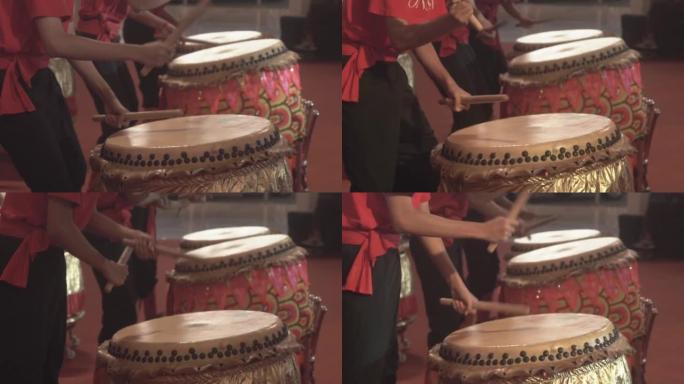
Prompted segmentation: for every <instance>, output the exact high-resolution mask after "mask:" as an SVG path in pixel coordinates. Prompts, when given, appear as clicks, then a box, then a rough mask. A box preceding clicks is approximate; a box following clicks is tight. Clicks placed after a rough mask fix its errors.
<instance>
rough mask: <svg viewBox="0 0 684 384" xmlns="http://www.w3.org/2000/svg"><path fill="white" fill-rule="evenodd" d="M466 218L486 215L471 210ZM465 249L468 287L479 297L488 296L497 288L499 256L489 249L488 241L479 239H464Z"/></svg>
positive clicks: (477, 219)
mask: <svg viewBox="0 0 684 384" xmlns="http://www.w3.org/2000/svg"><path fill="white" fill-rule="evenodd" d="M464 220H467V221H479V222H482V221H484V217H483V216H482V215H480V214H479V213H477V212H475V211H474V210H469V211H468V215H467V216H466V218H465V219H464ZM461 244H462V245H463V251H464V252H465V256H466V260H467V262H468V281H467V282H466V283H467V285H468V289H469V290H470V292H472V294H473V295H475V297H477V298H478V299H483V298H486V297H487V296H488V295H489V294H491V293H492V292H493V291H494V288H496V281H497V277H498V275H499V257H498V256H497V254H496V252H493V253H490V252H489V251H487V246H488V243H487V242H486V241H483V240H477V239H463V240H462V241H461Z"/></svg>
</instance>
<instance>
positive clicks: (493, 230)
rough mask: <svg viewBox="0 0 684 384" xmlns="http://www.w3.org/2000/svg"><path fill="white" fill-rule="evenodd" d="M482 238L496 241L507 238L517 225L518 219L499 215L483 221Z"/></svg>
mask: <svg viewBox="0 0 684 384" xmlns="http://www.w3.org/2000/svg"><path fill="white" fill-rule="evenodd" d="M483 226H484V232H485V233H484V236H483V237H484V240H487V241H489V242H491V243H498V242H501V241H505V240H508V239H509V238H510V237H511V235H513V233H514V232H515V230H516V228H517V227H518V221H517V220H513V219H509V218H507V217H503V216H499V217H496V218H494V219H491V220H489V221H486V222H484V223H483Z"/></svg>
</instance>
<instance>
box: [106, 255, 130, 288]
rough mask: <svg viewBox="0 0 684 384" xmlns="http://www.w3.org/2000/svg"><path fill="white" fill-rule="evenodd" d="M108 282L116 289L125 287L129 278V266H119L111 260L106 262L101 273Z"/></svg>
mask: <svg viewBox="0 0 684 384" xmlns="http://www.w3.org/2000/svg"><path fill="white" fill-rule="evenodd" d="M100 272H101V273H102V275H103V276H104V277H105V279H107V281H108V282H110V283H112V284H113V285H114V286H115V287H118V286H120V285H123V283H125V282H126V278H127V277H128V265H121V264H117V263H115V262H113V261H111V260H107V261H105V263H104V265H103V266H102V270H101V271H100Z"/></svg>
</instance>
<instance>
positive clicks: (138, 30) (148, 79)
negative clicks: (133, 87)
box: [123, 7, 176, 109]
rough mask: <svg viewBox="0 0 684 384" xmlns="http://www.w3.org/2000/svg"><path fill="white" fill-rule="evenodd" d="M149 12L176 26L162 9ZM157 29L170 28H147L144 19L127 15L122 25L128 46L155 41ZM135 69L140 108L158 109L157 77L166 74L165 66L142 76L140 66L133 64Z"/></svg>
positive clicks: (147, 24) (169, 28) (171, 17)
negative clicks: (140, 97) (140, 101)
mask: <svg viewBox="0 0 684 384" xmlns="http://www.w3.org/2000/svg"><path fill="white" fill-rule="evenodd" d="M150 12H151V13H152V14H154V15H155V16H157V17H158V19H161V20H163V21H165V22H167V23H168V24H170V25H171V26H175V25H176V20H175V19H174V18H173V16H171V15H170V14H169V13H168V12H166V10H165V8H164V7H159V8H156V9H153V10H151V11H150ZM131 16H132V17H131ZM173 28H175V27H173ZM158 29H161V30H171V27H169V26H168V25H163V26H162V27H161V28H157V27H155V26H149V23H145V20H144V19H142V20H141V19H139V18H138V17H135V16H134V15H129V17H127V18H126V20H125V21H124V25H123V35H124V40H125V41H126V42H127V43H129V44H145V43H149V42H152V41H155V40H157V37H155V36H156V34H157V30H158ZM135 69H136V72H137V73H138V79H139V85H138V88H139V89H140V93H141V94H142V107H143V108H145V109H156V108H159V90H160V88H161V87H160V85H159V76H161V75H163V74H165V73H166V70H167V68H166V66H163V67H157V68H154V69H152V70H151V71H150V73H148V74H145V75H143V74H142V69H143V65H142V64H140V63H135Z"/></svg>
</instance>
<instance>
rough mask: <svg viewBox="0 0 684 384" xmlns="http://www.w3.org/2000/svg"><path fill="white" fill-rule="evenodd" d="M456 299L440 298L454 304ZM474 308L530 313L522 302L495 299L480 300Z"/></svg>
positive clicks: (445, 303)
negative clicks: (505, 301) (503, 301)
mask: <svg viewBox="0 0 684 384" xmlns="http://www.w3.org/2000/svg"><path fill="white" fill-rule="evenodd" d="M453 302H454V299H450V298H447V297H442V298H441V299H439V303H440V304H441V305H448V306H452V305H453ZM473 308H475V309H477V310H478V311H487V312H500V313H505V314H507V315H529V314H530V307H528V306H527V305H522V304H507V303H497V302H493V301H478V302H476V303H475V304H473Z"/></svg>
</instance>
